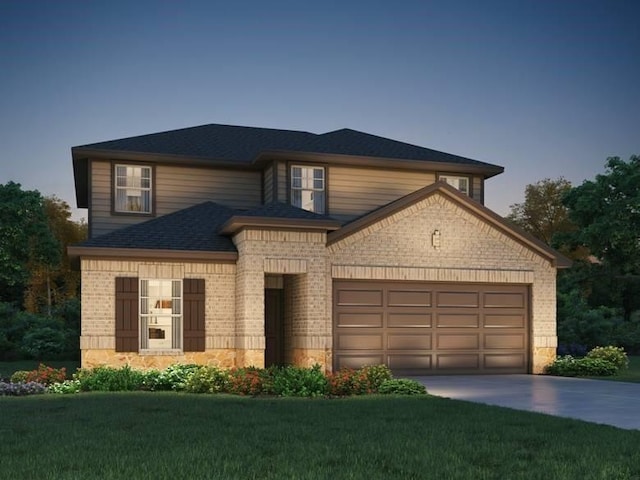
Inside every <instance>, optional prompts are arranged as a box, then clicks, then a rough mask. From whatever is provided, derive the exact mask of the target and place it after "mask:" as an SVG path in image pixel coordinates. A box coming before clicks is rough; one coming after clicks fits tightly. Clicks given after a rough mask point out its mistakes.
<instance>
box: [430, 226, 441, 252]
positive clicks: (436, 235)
mask: <svg viewBox="0 0 640 480" xmlns="http://www.w3.org/2000/svg"><path fill="white" fill-rule="evenodd" d="M431 245H433V248H435V249H436V250H440V230H434V231H433V234H432V235H431Z"/></svg>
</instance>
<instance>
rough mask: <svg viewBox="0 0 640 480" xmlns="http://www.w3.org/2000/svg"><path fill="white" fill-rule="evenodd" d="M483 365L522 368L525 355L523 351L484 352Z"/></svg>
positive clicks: (487, 366)
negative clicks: (504, 352)
mask: <svg viewBox="0 0 640 480" xmlns="http://www.w3.org/2000/svg"><path fill="white" fill-rule="evenodd" d="M484 366H485V368H486V369H514V370H522V369H523V368H525V356H524V354H523V353H511V354H486V355H485V356H484Z"/></svg>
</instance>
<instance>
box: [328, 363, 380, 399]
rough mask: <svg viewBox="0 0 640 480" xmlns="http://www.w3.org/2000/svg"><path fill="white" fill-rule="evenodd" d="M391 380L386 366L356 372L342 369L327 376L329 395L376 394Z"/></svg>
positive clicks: (369, 367) (368, 367)
mask: <svg viewBox="0 0 640 480" xmlns="http://www.w3.org/2000/svg"><path fill="white" fill-rule="evenodd" d="M391 378H392V375H391V370H389V367H387V366H386V365H371V366H365V367H362V368H360V369H358V370H354V369H352V368H342V369H340V370H338V371H337V372H335V373H333V374H330V375H328V378H327V381H328V388H329V394H330V395H336V396H345V395H365V394H370V393H376V392H377V391H378V389H379V388H380V385H382V384H383V383H384V382H385V381H387V380H390V379H391Z"/></svg>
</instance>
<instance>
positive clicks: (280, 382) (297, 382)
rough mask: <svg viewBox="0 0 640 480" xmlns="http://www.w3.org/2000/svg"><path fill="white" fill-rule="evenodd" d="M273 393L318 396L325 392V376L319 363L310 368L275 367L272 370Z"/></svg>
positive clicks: (285, 395)
mask: <svg viewBox="0 0 640 480" xmlns="http://www.w3.org/2000/svg"><path fill="white" fill-rule="evenodd" d="M272 378H273V394H274V395H279V396H282V397H319V396H323V395H326V393H327V390H328V388H327V377H325V376H324V373H323V372H322V369H321V367H320V365H318V364H316V365H314V366H313V367H311V368H302V367H294V366H286V367H276V368H274V369H273V371H272Z"/></svg>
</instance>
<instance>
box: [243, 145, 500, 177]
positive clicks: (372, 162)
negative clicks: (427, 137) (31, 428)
mask: <svg viewBox="0 0 640 480" xmlns="http://www.w3.org/2000/svg"><path fill="white" fill-rule="evenodd" d="M272 160H287V161H303V162H317V163H326V164H329V165H331V164H335V165H351V166H360V167H378V168H393V169H400V170H429V171H438V172H461V173H473V174H482V175H483V177H484V178H485V179H487V178H491V177H494V176H496V175H499V174H501V173H503V172H504V167H501V166H499V165H492V164H488V163H487V164H481V165H477V164H473V163H448V162H437V161H430V160H415V159H406V158H390V157H369V156H363V155H345V154H338V153H316V152H297V151H290V150H266V151H263V152H261V153H260V154H259V155H258V157H257V158H256V159H255V161H254V162H253V163H254V164H255V165H257V166H261V165H263V164H265V163H267V162H269V161H272Z"/></svg>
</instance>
